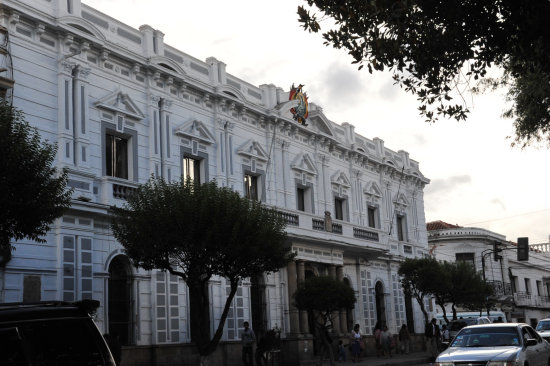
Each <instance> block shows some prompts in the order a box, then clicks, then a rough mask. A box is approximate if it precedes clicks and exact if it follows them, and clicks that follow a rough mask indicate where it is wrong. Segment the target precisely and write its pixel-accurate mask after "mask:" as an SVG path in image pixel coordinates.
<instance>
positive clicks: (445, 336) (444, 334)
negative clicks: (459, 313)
mask: <svg viewBox="0 0 550 366" xmlns="http://www.w3.org/2000/svg"><path fill="white" fill-rule="evenodd" d="M450 340H451V335H450V334H449V329H447V324H443V327H442V328H441V341H442V342H449V341H450Z"/></svg>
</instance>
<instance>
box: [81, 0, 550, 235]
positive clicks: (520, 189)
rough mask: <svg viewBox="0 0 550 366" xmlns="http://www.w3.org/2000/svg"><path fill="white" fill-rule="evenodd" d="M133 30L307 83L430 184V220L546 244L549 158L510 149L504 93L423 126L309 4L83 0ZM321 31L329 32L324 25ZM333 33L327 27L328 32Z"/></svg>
mask: <svg viewBox="0 0 550 366" xmlns="http://www.w3.org/2000/svg"><path fill="white" fill-rule="evenodd" d="M83 2H84V3H85V4H87V5H90V6H92V7H94V8H96V9H98V10H99V11H102V12H103V13H105V14H107V15H109V16H111V17H113V18H115V19H118V20H120V21H122V22H124V23H126V24H128V25H130V26H132V27H134V28H139V26H141V25H143V24H148V25H150V26H151V27H153V28H155V29H157V30H160V31H162V32H163V33H164V34H165V37H164V41H165V43H166V44H169V45H171V46H173V47H176V48H177V49H179V50H181V51H183V52H185V53H187V54H189V55H191V56H193V57H196V58H198V59H200V60H206V58H208V57H210V56H214V57H215V58H217V59H218V60H220V61H223V62H224V63H226V64H227V72H228V73H230V74H232V75H234V76H236V77H238V78H240V79H243V80H245V81H247V82H249V83H251V84H253V85H256V86H259V85H261V84H275V85H276V86H278V87H281V88H283V89H284V90H285V91H288V90H289V88H290V86H291V84H292V83H295V84H300V83H301V84H304V85H305V87H304V91H306V92H307V94H308V96H309V100H310V102H313V103H315V104H317V105H319V106H321V107H322V108H323V112H324V113H325V115H326V116H327V117H328V118H329V119H330V120H332V121H334V122H336V123H343V122H348V123H351V124H353V125H354V126H355V129H356V132H358V133H359V134H361V135H363V136H365V137H367V138H369V139H372V138H374V137H379V138H381V139H382V140H384V141H385V146H386V147H387V148H389V149H391V150H394V151H398V150H405V151H408V152H409V154H410V157H411V159H414V160H416V161H418V162H419V163H420V169H421V171H422V173H423V174H424V175H425V176H426V177H427V178H429V179H430V180H431V184H429V185H428V186H427V187H426V189H425V195H424V204H425V213H426V220H427V221H428V222H429V221H435V220H442V221H445V222H448V223H451V224H458V225H461V226H474V227H480V228H485V229H488V230H491V231H494V232H496V233H499V234H503V235H506V237H507V239H508V240H513V241H516V239H517V238H518V237H522V236H527V237H529V242H530V243H542V242H548V241H549V240H548V236H549V234H550V225H549V223H550V195H549V193H548V192H549V189H548V186H549V184H548V183H549V181H550V169H549V166H550V150H548V149H546V148H544V147H542V148H533V147H531V148H527V149H525V150H521V149H519V148H512V147H511V146H510V143H511V140H510V139H507V136H513V131H514V130H513V126H512V124H513V123H512V121H511V120H507V119H502V118H501V117H500V115H501V114H502V111H503V109H504V106H505V104H504V98H503V95H502V93H496V94H491V95H483V96H474V97H468V99H467V100H466V101H467V103H468V105H469V106H470V108H471V110H472V113H471V114H470V116H469V118H468V120H467V121H465V122H456V121H455V120H440V121H439V122H437V123H435V124H428V123H426V122H424V121H423V120H422V119H421V118H420V117H419V115H418V112H417V109H416V108H417V103H416V99H415V98H414V97H413V96H411V95H409V94H407V93H406V92H405V91H404V90H401V89H400V88H399V87H398V86H395V85H393V80H392V78H391V75H390V74H389V73H383V74H381V73H377V74H374V75H370V74H369V73H368V72H367V71H366V70H361V71H358V70H357V67H356V66H354V65H351V61H352V60H351V57H350V56H348V55H347V53H346V52H345V51H343V50H335V49H333V48H332V47H327V46H325V45H323V40H322V38H321V36H320V35H318V34H311V33H307V32H305V31H304V30H303V28H301V27H300V24H299V23H298V21H297V19H298V16H297V14H296V9H297V6H298V5H301V4H305V2H300V1H291V0H279V1H273V0H271V1H267V0H235V1H229V0H200V1H189V0H180V1H173V0H83ZM321 26H322V27H323V24H321ZM327 26H328V24H327Z"/></svg>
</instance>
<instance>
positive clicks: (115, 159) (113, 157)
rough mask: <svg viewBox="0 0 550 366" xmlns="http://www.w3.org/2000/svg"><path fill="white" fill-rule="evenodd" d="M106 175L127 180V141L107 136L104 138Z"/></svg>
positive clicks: (111, 135)
mask: <svg viewBox="0 0 550 366" xmlns="http://www.w3.org/2000/svg"><path fill="white" fill-rule="evenodd" d="M105 162H106V164H105V165H106V175H108V176H111V177H117V178H123V179H128V139H125V138H123V137H119V136H115V135H113V134H109V133H108V134H107V135H106V136H105Z"/></svg>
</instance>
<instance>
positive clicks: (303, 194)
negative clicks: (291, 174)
mask: <svg viewBox="0 0 550 366" xmlns="http://www.w3.org/2000/svg"><path fill="white" fill-rule="evenodd" d="M311 193H312V188H311V187H308V186H304V185H301V184H297V185H296V209H297V210H298V211H304V212H313V203H312V199H311Z"/></svg>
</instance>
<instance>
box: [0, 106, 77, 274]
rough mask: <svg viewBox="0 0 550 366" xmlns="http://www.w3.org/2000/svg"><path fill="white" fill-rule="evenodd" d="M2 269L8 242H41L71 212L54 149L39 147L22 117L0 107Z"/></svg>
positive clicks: (35, 133)
mask: <svg viewBox="0 0 550 366" xmlns="http://www.w3.org/2000/svg"><path fill="white" fill-rule="evenodd" d="M0 149H1V153H0V171H1V173H0V192H2V195H1V196H0V206H1V207H2V210H0V265H5V264H6V263H7V262H8V261H9V259H10V258H11V250H12V249H13V248H12V245H11V240H21V239H24V238H27V239H31V240H34V241H37V242H40V243H42V242H45V239H44V238H43V236H44V235H45V234H46V233H47V232H48V231H49V229H50V224H51V223H52V222H53V221H54V220H55V219H56V218H58V217H59V216H61V215H62V214H63V211H64V210H65V209H66V208H68V207H69V205H70V199H71V190H67V172H66V171H57V170H56V168H55V166H54V164H53V163H54V159H55V156H56V152H57V147H56V145H53V144H49V143H47V142H43V141H41V139H40V135H39V133H38V131H36V129H34V128H32V127H31V126H30V125H29V123H28V122H27V121H26V120H25V118H24V116H23V114H22V113H21V111H18V110H17V109H15V108H14V107H12V106H10V105H8V104H6V103H4V102H3V103H0Z"/></svg>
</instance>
